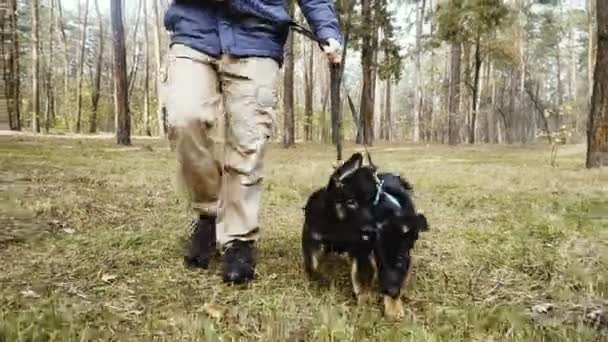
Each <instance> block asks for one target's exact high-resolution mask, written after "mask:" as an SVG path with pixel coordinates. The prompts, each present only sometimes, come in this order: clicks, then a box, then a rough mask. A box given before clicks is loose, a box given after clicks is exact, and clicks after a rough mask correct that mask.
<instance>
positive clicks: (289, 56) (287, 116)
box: [283, 1, 295, 147]
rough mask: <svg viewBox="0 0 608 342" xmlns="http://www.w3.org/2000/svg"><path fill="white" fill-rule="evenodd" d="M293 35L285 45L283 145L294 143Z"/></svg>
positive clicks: (290, 35)
mask: <svg viewBox="0 0 608 342" xmlns="http://www.w3.org/2000/svg"><path fill="white" fill-rule="evenodd" d="M289 6H290V7H289V12H290V13H291V16H292V17H293V13H294V4H293V2H292V1H290V5H289ZM294 59H295V57H294V36H293V32H290V33H289V37H288V38H287V45H286V47H285V64H284V65H285V67H284V80H283V112H284V116H283V120H284V131H283V146H284V147H291V146H293V145H295V115H294V108H293V107H294V93H293V81H294V69H295V61H294Z"/></svg>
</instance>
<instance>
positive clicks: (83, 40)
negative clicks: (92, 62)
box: [76, 0, 89, 133]
mask: <svg viewBox="0 0 608 342" xmlns="http://www.w3.org/2000/svg"><path fill="white" fill-rule="evenodd" d="M81 20H82V32H81V35H80V53H79V57H78V78H77V81H76V86H77V88H76V132H77V133H80V125H81V120H82V76H83V74H84V53H85V51H86V42H87V25H88V22H89V0H85V2H84V12H83V14H82V17H81Z"/></svg>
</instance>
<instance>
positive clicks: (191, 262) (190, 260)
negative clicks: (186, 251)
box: [184, 256, 209, 270]
mask: <svg viewBox="0 0 608 342" xmlns="http://www.w3.org/2000/svg"><path fill="white" fill-rule="evenodd" d="M184 264H186V266H188V267H190V268H202V269H204V270H206V269H208V268H209V258H201V257H200V256H199V257H192V256H185V257H184Z"/></svg>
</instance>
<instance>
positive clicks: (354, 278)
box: [350, 259, 363, 298]
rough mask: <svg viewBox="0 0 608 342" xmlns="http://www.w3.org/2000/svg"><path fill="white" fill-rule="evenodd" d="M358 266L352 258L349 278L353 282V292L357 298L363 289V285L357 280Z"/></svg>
mask: <svg viewBox="0 0 608 342" xmlns="http://www.w3.org/2000/svg"><path fill="white" fill-rule="evenodd" d="M357 273H358V268H357V260H356V259H353V261H352V265H351V268H350V279H351V281H352V282H353V292H355V296H357V298H359V295H360V294H361V292H362V291H363V285H361V283H360V282H359V277H358V276H357Z"/></svg>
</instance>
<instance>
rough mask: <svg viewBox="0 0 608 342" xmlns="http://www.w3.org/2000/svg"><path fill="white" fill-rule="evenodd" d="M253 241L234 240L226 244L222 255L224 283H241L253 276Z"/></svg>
mask: <svg viewBox="0 0 608 342" xmlns="http://www.w3.org/2000/svg"><path fill="white" fill-rule="evenodd" d="M253 252H254V250H253V242H252V241H240V240H234V241H231V242H229V243H228V244H226V248H225V250H224V257H223V266H222V268H223V278H224V282H225V283H234V284H242V283H245V282H248V281H250V280H252V279H253V278H254V274H255V258H254V256H253Z"/></svg>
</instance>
